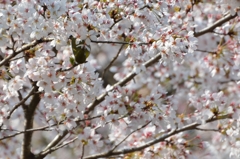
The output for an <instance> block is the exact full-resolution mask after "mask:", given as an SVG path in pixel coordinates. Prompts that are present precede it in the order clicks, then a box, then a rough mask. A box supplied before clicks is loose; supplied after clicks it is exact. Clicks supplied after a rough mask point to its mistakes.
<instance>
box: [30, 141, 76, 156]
mask: <svg viewBox="0 0 240 159" xmlns="http://www.w3.org/2000/svg"><path fill="white" fill-rule="evenodd" d="M77 139H78V137H75V138H73V139H72V140H70V141H68V142H64V144H61V145H58V146H56V147H52V148H49V149H47V150H46V151H44V152H42V153H41V154H39V155H36V156H35V159H43V158H44V157H45V156H46V155H48V154H50V153H51V152H53V151H56V150H58V149H60V148H62V147H64V146H67V145H69V144H71V143H73V142H74V141H75V140H77Z"/></svg>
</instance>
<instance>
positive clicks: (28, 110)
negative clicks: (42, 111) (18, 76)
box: [21, 82, 41, 159]
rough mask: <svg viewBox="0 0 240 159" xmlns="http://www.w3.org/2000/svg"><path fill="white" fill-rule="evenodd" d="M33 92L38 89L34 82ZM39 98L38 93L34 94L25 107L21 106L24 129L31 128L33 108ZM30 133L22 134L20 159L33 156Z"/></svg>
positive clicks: (35, 106)
mask: <svg viewBox="0 0 240 159" xmlns="http://www.w3.org/2000/svg"><path fill="white" fill-rule="evenodd" d="M33 88H34V90H33V92H35V91H37V90H38V87H37V86H36V82H34V83H33ZM40 100H41V98H40V95H39V94H34V96H33V97H32V100H31V102H30V104H29V105H28V106H27V107H23V110H24V119H25V123H24V130H25V131H26V130H28V129H32V128H33V119H34V113H35V110H36V108H37V106H38V104H39V102H40ZM32 134H33V132H32V131H30V132H26V133H24V135H23V143H22V154H21V159H29V158H31V157H32V156H33V154H32V152H31V141H32Z"/></svg>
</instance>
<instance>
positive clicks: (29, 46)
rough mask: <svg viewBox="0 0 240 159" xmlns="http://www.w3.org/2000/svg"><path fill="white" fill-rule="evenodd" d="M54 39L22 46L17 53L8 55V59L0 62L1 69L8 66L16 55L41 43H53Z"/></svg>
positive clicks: (44, 39)
mask: <svg viewBox="0 0 240 159" xmlns="http://www.w3.org/2000/svg"><path fill="white" fill-rule="evenodd" d="M52 40H53V39H48V38H43V39H40V40H34V41H33V42H31V43H29V44H26V45H24V46H22V47H21V48H20V49H17V50H16V51H14V52H13V53H12V54H10V55H8V56H7V57H6V58H4V59H3V60H2V61H1V62H0V67H1V66H3V65H5V64H7V63H8V62H9V61H10V60H11V59H12V58H13V57H15V56H16V55H18V54H19V53H21V52H23V51H26V50H28V49H30V48H31V47H34V46H36V45H38V44H40V43H44V42H49V41H52Z"/></svg>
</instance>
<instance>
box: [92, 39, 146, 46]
mask: <svg viewBox="0 0 240 159" xmlns="http://www.w3.org/2000/svg"><path fill="white" fill-rule="evenodd" d="M91 42H92V43H98V44H99V43H102V44H122V45H149V44H150V43H130V42H125V41H101V40H99V41H98V40H91Z"/></svg>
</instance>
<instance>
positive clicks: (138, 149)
mask: <svg viewBox="0 0 240 159" xmlns="http://www.w3.org/2000/svg"><path fill="white" fill-rule="evenodd" d="M229 117H231V115H230V114H227V115H222V116H218V117H214V118H210V119H208V120H206V123H210V122H213V121H216V120H219V119H226V118H229ZM200 125H201V124H199V123H197V122H195V123H192V124H189V125H186V126H184V127H182V128H178V129H174V130H172V131H170V132H168V133H166V134H164V135H162V136H160V137H158V138H157V139H154V140H152V141H149V142H148V143H146V144H144V145H142V146H139V147H134V148H128V149H123V150H120V151H115V152H112V151H108V152H106V153H101V154H97V155H92V156H88V157H85V158H84V159H98V158H103V157H104V158H105V157H110V156H115V155H120V154H127V153H132V152H136V151H141V150H143V149H145V148H147V147H150V146H152V145H154V144H157V143H159V142H163V141H165V139H167V138H169V137H171V136H173V135H175V134H178V133H180V132H184V131H187V130H192V129H195V128H196V127H197V126H200Z"/></svg>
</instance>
